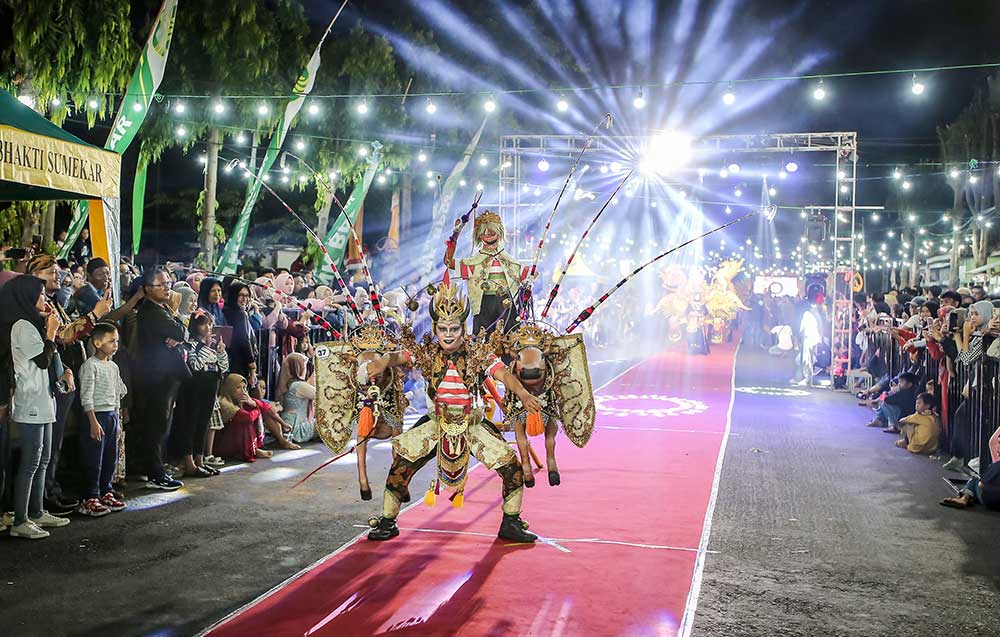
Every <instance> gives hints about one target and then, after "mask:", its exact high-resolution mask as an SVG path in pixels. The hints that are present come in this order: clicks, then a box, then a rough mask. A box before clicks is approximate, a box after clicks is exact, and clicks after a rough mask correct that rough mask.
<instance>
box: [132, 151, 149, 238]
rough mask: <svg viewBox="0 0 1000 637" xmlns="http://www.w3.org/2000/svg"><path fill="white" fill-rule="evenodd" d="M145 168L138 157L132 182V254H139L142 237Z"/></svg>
mask: <svg viewBox="0 0 1000 637" xmlns="http://www.w3.org/2000/svg"><path fill="white" fill-rule="evenodd" d="M146 169H147V166H145V165H143V164H142V159H141V158H140V159H139V166H137V167H136V171H135V183H133V184H132V256H135V255H137V254H139V241H140V240H141V239H142V211H143V206H144V205H145V203H146Z"/></svg>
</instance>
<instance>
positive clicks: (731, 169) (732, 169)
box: [728, 162, 740, 175]
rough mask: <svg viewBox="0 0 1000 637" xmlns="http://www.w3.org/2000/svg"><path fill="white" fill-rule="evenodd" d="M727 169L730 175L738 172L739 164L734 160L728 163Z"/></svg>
mask: <svg viewBox="0 0 1000 637" xmlns="http://www.w3.org/2000/svg"><path fill="white" fill-rule="evenodd" d="M728 170H729V174H730V175H735V174H737V173H739V172H740V165H739V164H737V163H736V162H733V163H731V164H729V166H728Z"/></svg>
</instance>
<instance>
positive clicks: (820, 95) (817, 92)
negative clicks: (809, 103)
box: [813, 78, 826, 102]
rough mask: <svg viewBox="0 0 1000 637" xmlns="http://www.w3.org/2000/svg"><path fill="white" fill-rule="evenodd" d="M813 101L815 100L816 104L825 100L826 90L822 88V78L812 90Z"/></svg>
mask: <svg viewBox="0 0 1000 637" xmlns="http://www.w3.org/2000/svg"><path fill="white" fill-rule="evenodd" d="M813 99H814V100H816V101H817V102H822V101H823V100H824V99H826V89H825V88H823V79H822V78H820V81H819V83H818V84H817V85H816V88H815V89H813Z"/></svg>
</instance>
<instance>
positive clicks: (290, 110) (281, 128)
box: [216, 0, 347, 274]
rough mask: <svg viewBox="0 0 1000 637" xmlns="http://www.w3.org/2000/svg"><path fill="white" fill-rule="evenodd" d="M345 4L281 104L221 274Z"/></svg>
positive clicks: (233, 260) (235, 252)
mask: <svg viewBox="0 0 1000 637" xmlns="http://www.w3.org/2000/svg"><path fill="white" fill-rule="evenodd" d="M346 5H347V0H344V4H342V5H341V6H340V9H339V10H338V11H337V15H335V16H333V20H331V21H330V25H329V26H328V27H326V32H325V33H323V37H322V38H320V40H319V44H317V45H316V50H315V51H313V54H312V57H310V58H309V62H307V63H306V68H304V69H302V72H301V73H300V74H299V79H298V80H296V81H295V86H294V87H293V88H292V98H291V99H290V100H289V101H288V104H286V105H285V112H284V113H282V115H281V119H280V120H278V127H277V128H276V129H275V133H274V135H271V143H270V144H268V146H267V152H266V153H265V154H264V159H263V161H261V163H260V168H259V169H258V170H257V178H256V179H251V180H250V184H249V187H248V189H247V199H246V201H245V202H244V203H243V209H242V210H240V215H239V217H237V218H236V226H235V227H233V233H232V234H231V235H230V236H229V241H227V242H226V247H225V248H223V250H222V254H221V255H220V256H219V264H218V266H217V267H216V270H218V271H219V272H221V273H223V274H235V273H236V266H237V265H239V263H240V251H241V250H242V249H243V242H244V241H246V238H247V230H248V229H249V228H250V213H251V212H253V207H254V205H256V203H257V197H258V196H260V188H261V186H260V180H261V179H263V178H264V175H265V174H267V171H269V170H271V166H273V165H274V162H275V161H276V160H277V159H278V153H279V152H280V151H281V145H282V144H283V143H284V141H285V136H286V135H287V134H288V131H289V129H291V127H292V120H294V119H295V116H296V115H298V114H299V111H300V110H302V104H303V103H304V102H305V101H306V96H307V95H309V93H310V92H311V91H312V88H313V84H315V83H316V72H317V71H318V70H319V63H320V59H319V52H320V49H322V48H323V43H324V42H325V41H326V36H328V35H329V34H330V29H331V28H333V23H334V22H336V21H337V18H338V17H340V12H341V11H343V10H344V6H346Z"/></svg>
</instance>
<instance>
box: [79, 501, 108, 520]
mask: <svg viewBox="0 0 1000 637" xmlns="http://www.w3.org/2000/svg"><path fill="white" fill-rule="evenodd" d="M76 512H77V513H79V514H80V515H89V516H90V517H92V518H99V517H101V516H102V515H107V514H109V513H111V509H109V508H108V507H106V506H104V505H103V504H101V501H100V500H98V499H97V498H90V499H89V500H84V501H83V502H81V503H80V506H78V507H77V508H76Z"/></svg>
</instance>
